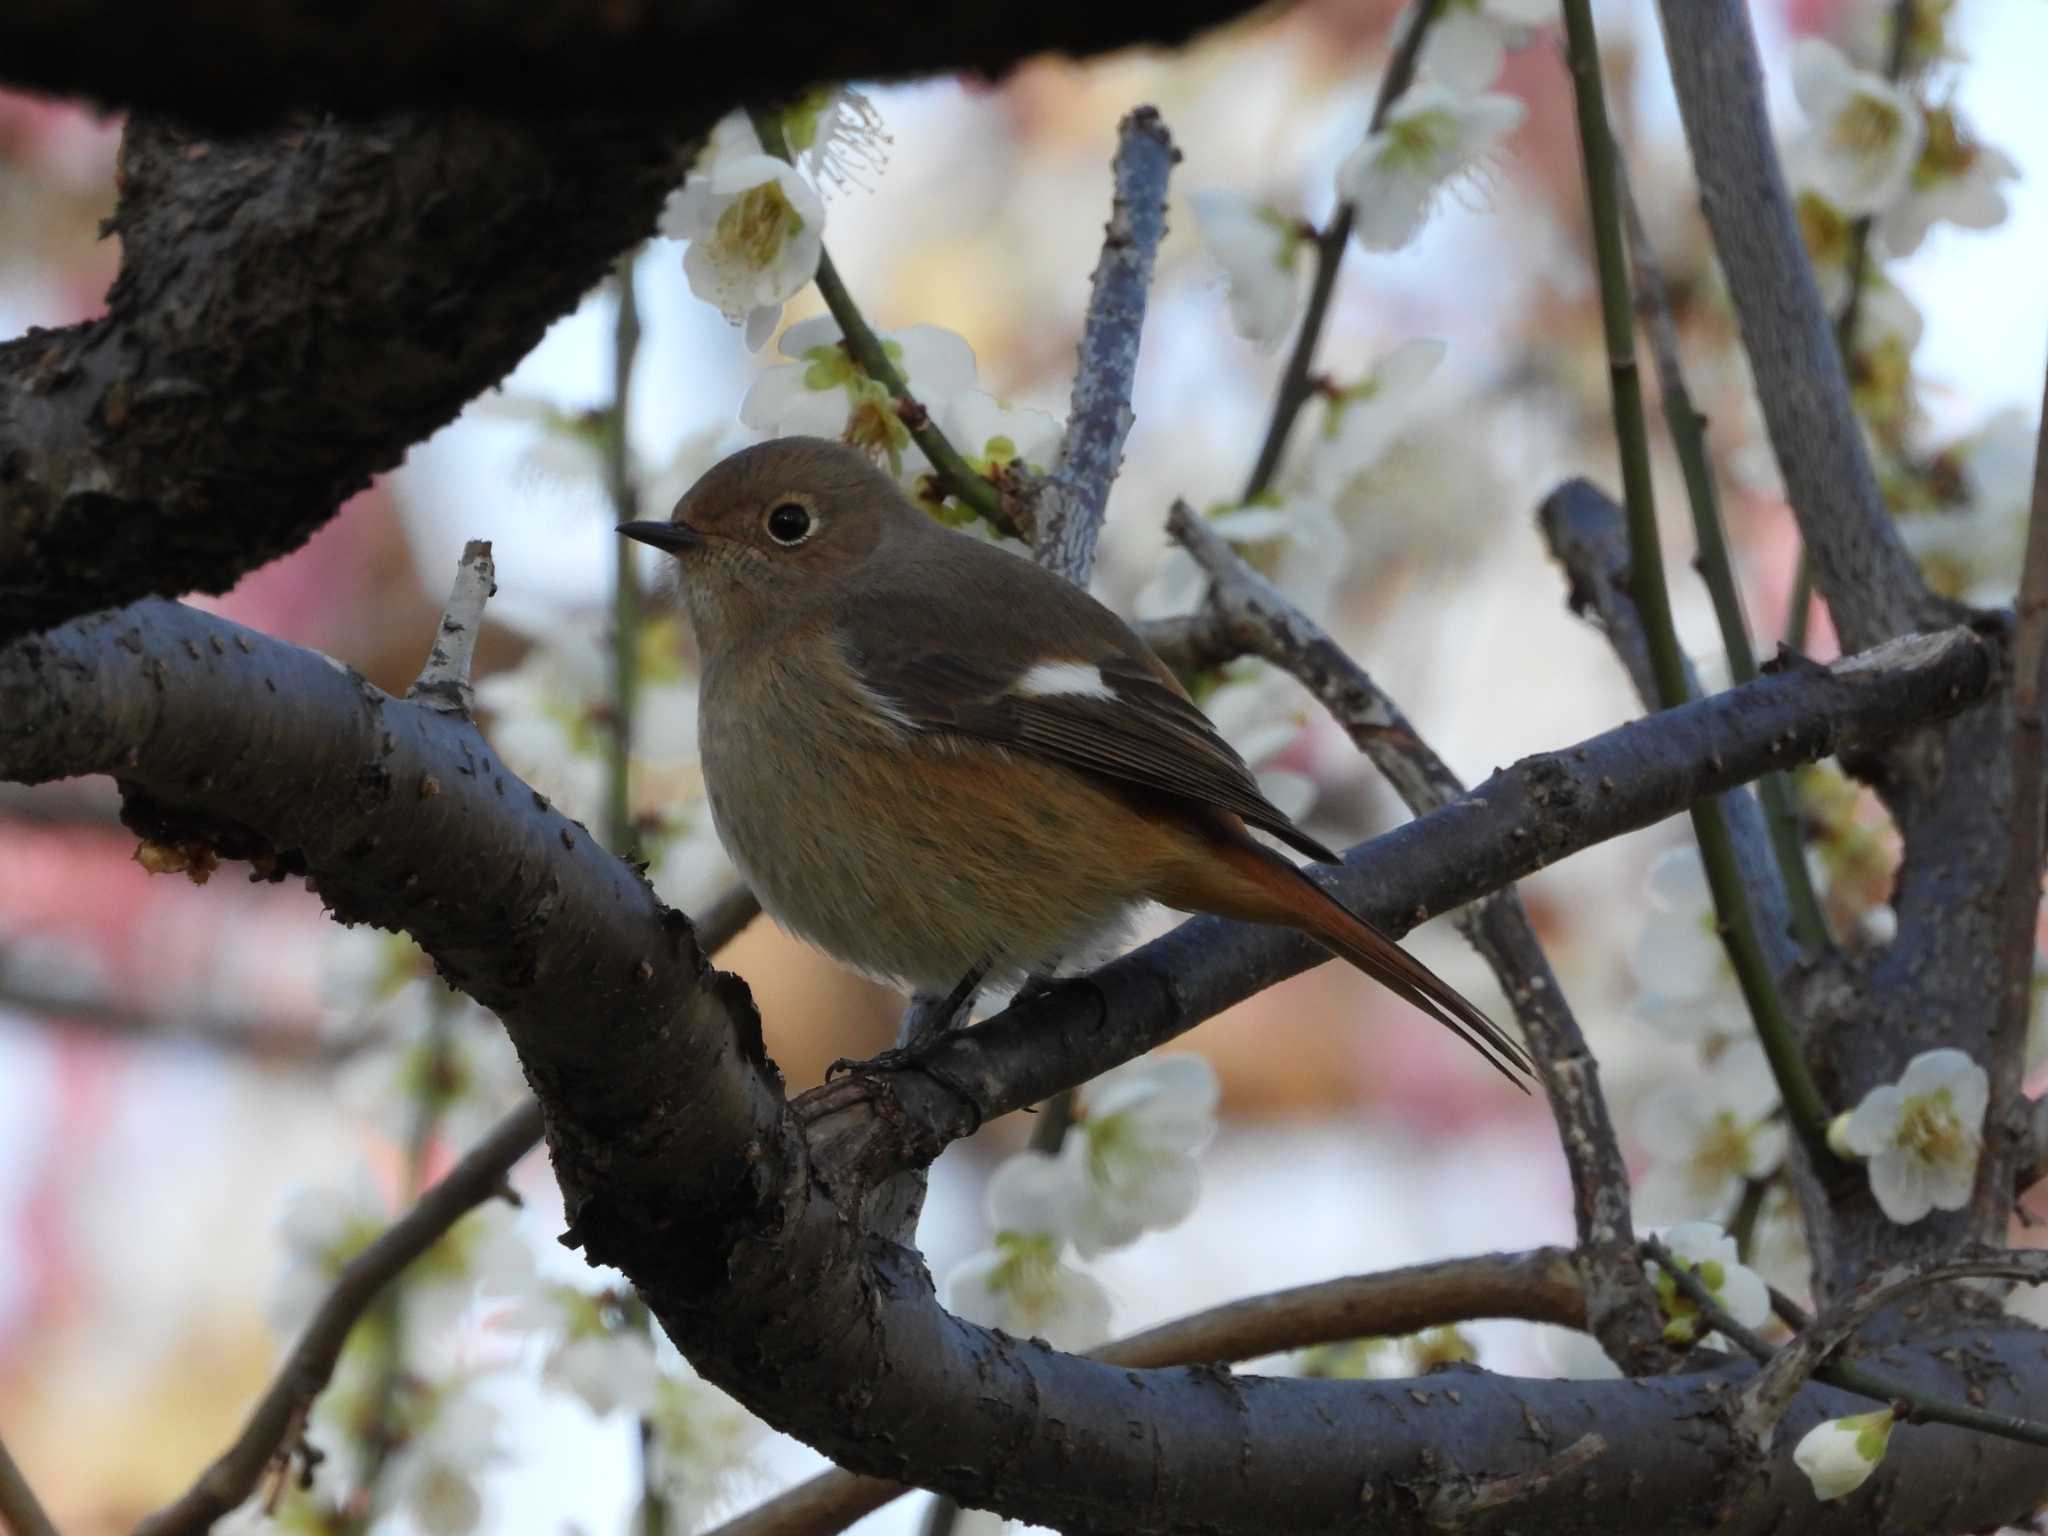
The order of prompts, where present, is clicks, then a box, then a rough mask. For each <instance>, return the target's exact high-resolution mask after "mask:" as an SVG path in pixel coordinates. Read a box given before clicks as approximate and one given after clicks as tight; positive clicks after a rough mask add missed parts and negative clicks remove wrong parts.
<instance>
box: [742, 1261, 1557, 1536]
mask: <svg viewBox="0 0 2048 1536" xmlns="http://www.w3.org/2000/svg"><path fill="white" fill-rule="evenodd" d="M1492 1317H1514V1318H1521V1319H1524V1320H1526V1321H1529V1322H1537V1323H1555V1324H1557V1325H1558V1326H1559V1327H1563V1328H1584V1327H1585V1326H1586V1304H1585V1298H1584V1295H1583V1293H1582V1291H1581V1289H1580V1282H1579V1277H1578V1274H1577V1272H1576V1270H1575V1269H1574V1268H1573V1265H1572V1255H1571V1254H1570V1253H1569V1252H1567V1251H1566V1250H1565V1249H1562V1248H1537V1249H1532V1250H1531V1251H1529V1252H1527V1253H1516V1254H1484V1255H1480V1256H1479V1257H1476V1258H1469V1259H1447V1260H1442V1261H1440V1262H1437V1263H1433V1264H1415V1265H1410V1266H1408V1267H1407V1268H1405V1269H1392V1270H1387V1271H1384V1272H1383V1273H1380V1274H1376V1275H1347V1276H1345V1277H1344V1278H1342V1279H1338V1280H1324V1281H1320V1282H1318V1283H1316V1284H1314V1285H1302V1286H1295V1287H1293V1288H1292V1289H1289V1290H1284V1291H1273V1292H1271V1293H1269V1294H1267V1295H1264V1296H1250V1297H1246V1298H1244V1299H1242V1300H1239V1301H1231V1302H1225V1303H1224V1304H1223V1305H1222V1306H1219V1307H1212V1308H1210V1309H1209V1310H1207V1311H1205V1312H1197V1313H1194V1314H1193V1315H1192V1316H1189V1317H1184V1318H1180V1319H1178V1320H1177V1321H1175V1322H1171V1323H1162V1324H1160V1325H1159V1326H1158V1327H1156V1328H1148V1329H1146V1330H1145V1331H1144V1332H1142V1333H1134V1334H1132V1335H1130V1336H1129V1337H1127V1338H1123V1339H1118V1340H1117V1341H1115V1342H1114V1343H1110V1344H1104V1345H1101V1346H1100V1347H1098V1348H1096V1349H1093V1350H1090V1351H1089V1354H1090V1356H1091V1357H1092V1358H1094V1359H1097V1360H1104V1361H1107V1362H1109V1363H1110V1364H1113V1365H1122V1366H1127V1367H1130V1368H1132V1369H1134V1370H1135V1369H1147V1368H1153V1367H1159V1366H1169V1365H1206V1364H1209V1363H1211V1362H1214V1361H1236V1360H1255V1359H1258V1358H1259V1357H1261V1356H1263V1355H1273V1354H1279V1353H1281V1352H1282V1351H1285V1350H1294V1349H1307V1348H1310V1347H1312V1346H1314V1345H1318V1344H1340V1343H1343V1342H1344V1341H1346V1340H1347V1339H1361V1338H1373V1337H1379V1336H1392V1335H1397V1334H1404V1333H1420V1332H1422V1331H1423V1330H1424V1329H1428V1328H1442V1327H1447V1326H1449V1325H1451V1324H1453V1323H1467V1322H1473V1321H1476V1320H1478V1319H1480V1318H1492ZM910 1491H911V1490H910V1489H908V1488H906V1487H905V1486H904V1485H903V1484H901V1483H892V1482H889V1481H887V1480H886V1479H883V1478H878V1477H859V1476H856V1475H854V1474H853V1473H851V1472H840V1471H832V1472H824V1473H821V1474H819V1475H818V1476H816V1477H813V1478H811V1479H810V1480H809V1481H807V1482H803V1483H799V1484H797V1486H796V1487H794V1488H791V1489H789V1490H788V1491H787V1492H784V1493H781V1494H778V1495H776V1497H774V1498H772V1499H770V1500H768V1501H767V1502H766V1503H765V1504H762V1505H759V1506H758V1507H756V1508H754V1509H751V1510H749V1511H747V1513H745V1514H743V1515H740V1516H738V1517H736V1518H734V1519H732V1520H729V1521H727V1522H726V1523H725V1524H724V1525H721V1526H719V1527H718V1528H717V1529H716V1530H715V1531H713V1532H711V1533H710V1536H831V1533H833V1532H836V1531H842V1530H844V1529H845V1528H846V1527H847V1526H849V1525H851V1524H852V1523H853V1522H854V1521H856V1520H858V1519H860V1518H861V1517H862V1516H864V1515H867V1514H870V1513H872V1512H873V1511H875V1510H877V1509H880V1508H881V1507H882V1506H883V1505H884V1504H887V1503H888V1502H890V1500H892V1499H896V1498H899V1497H901V1496H902V1495H903V1494H905V1493H908V1492H910Z"/></svg>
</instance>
